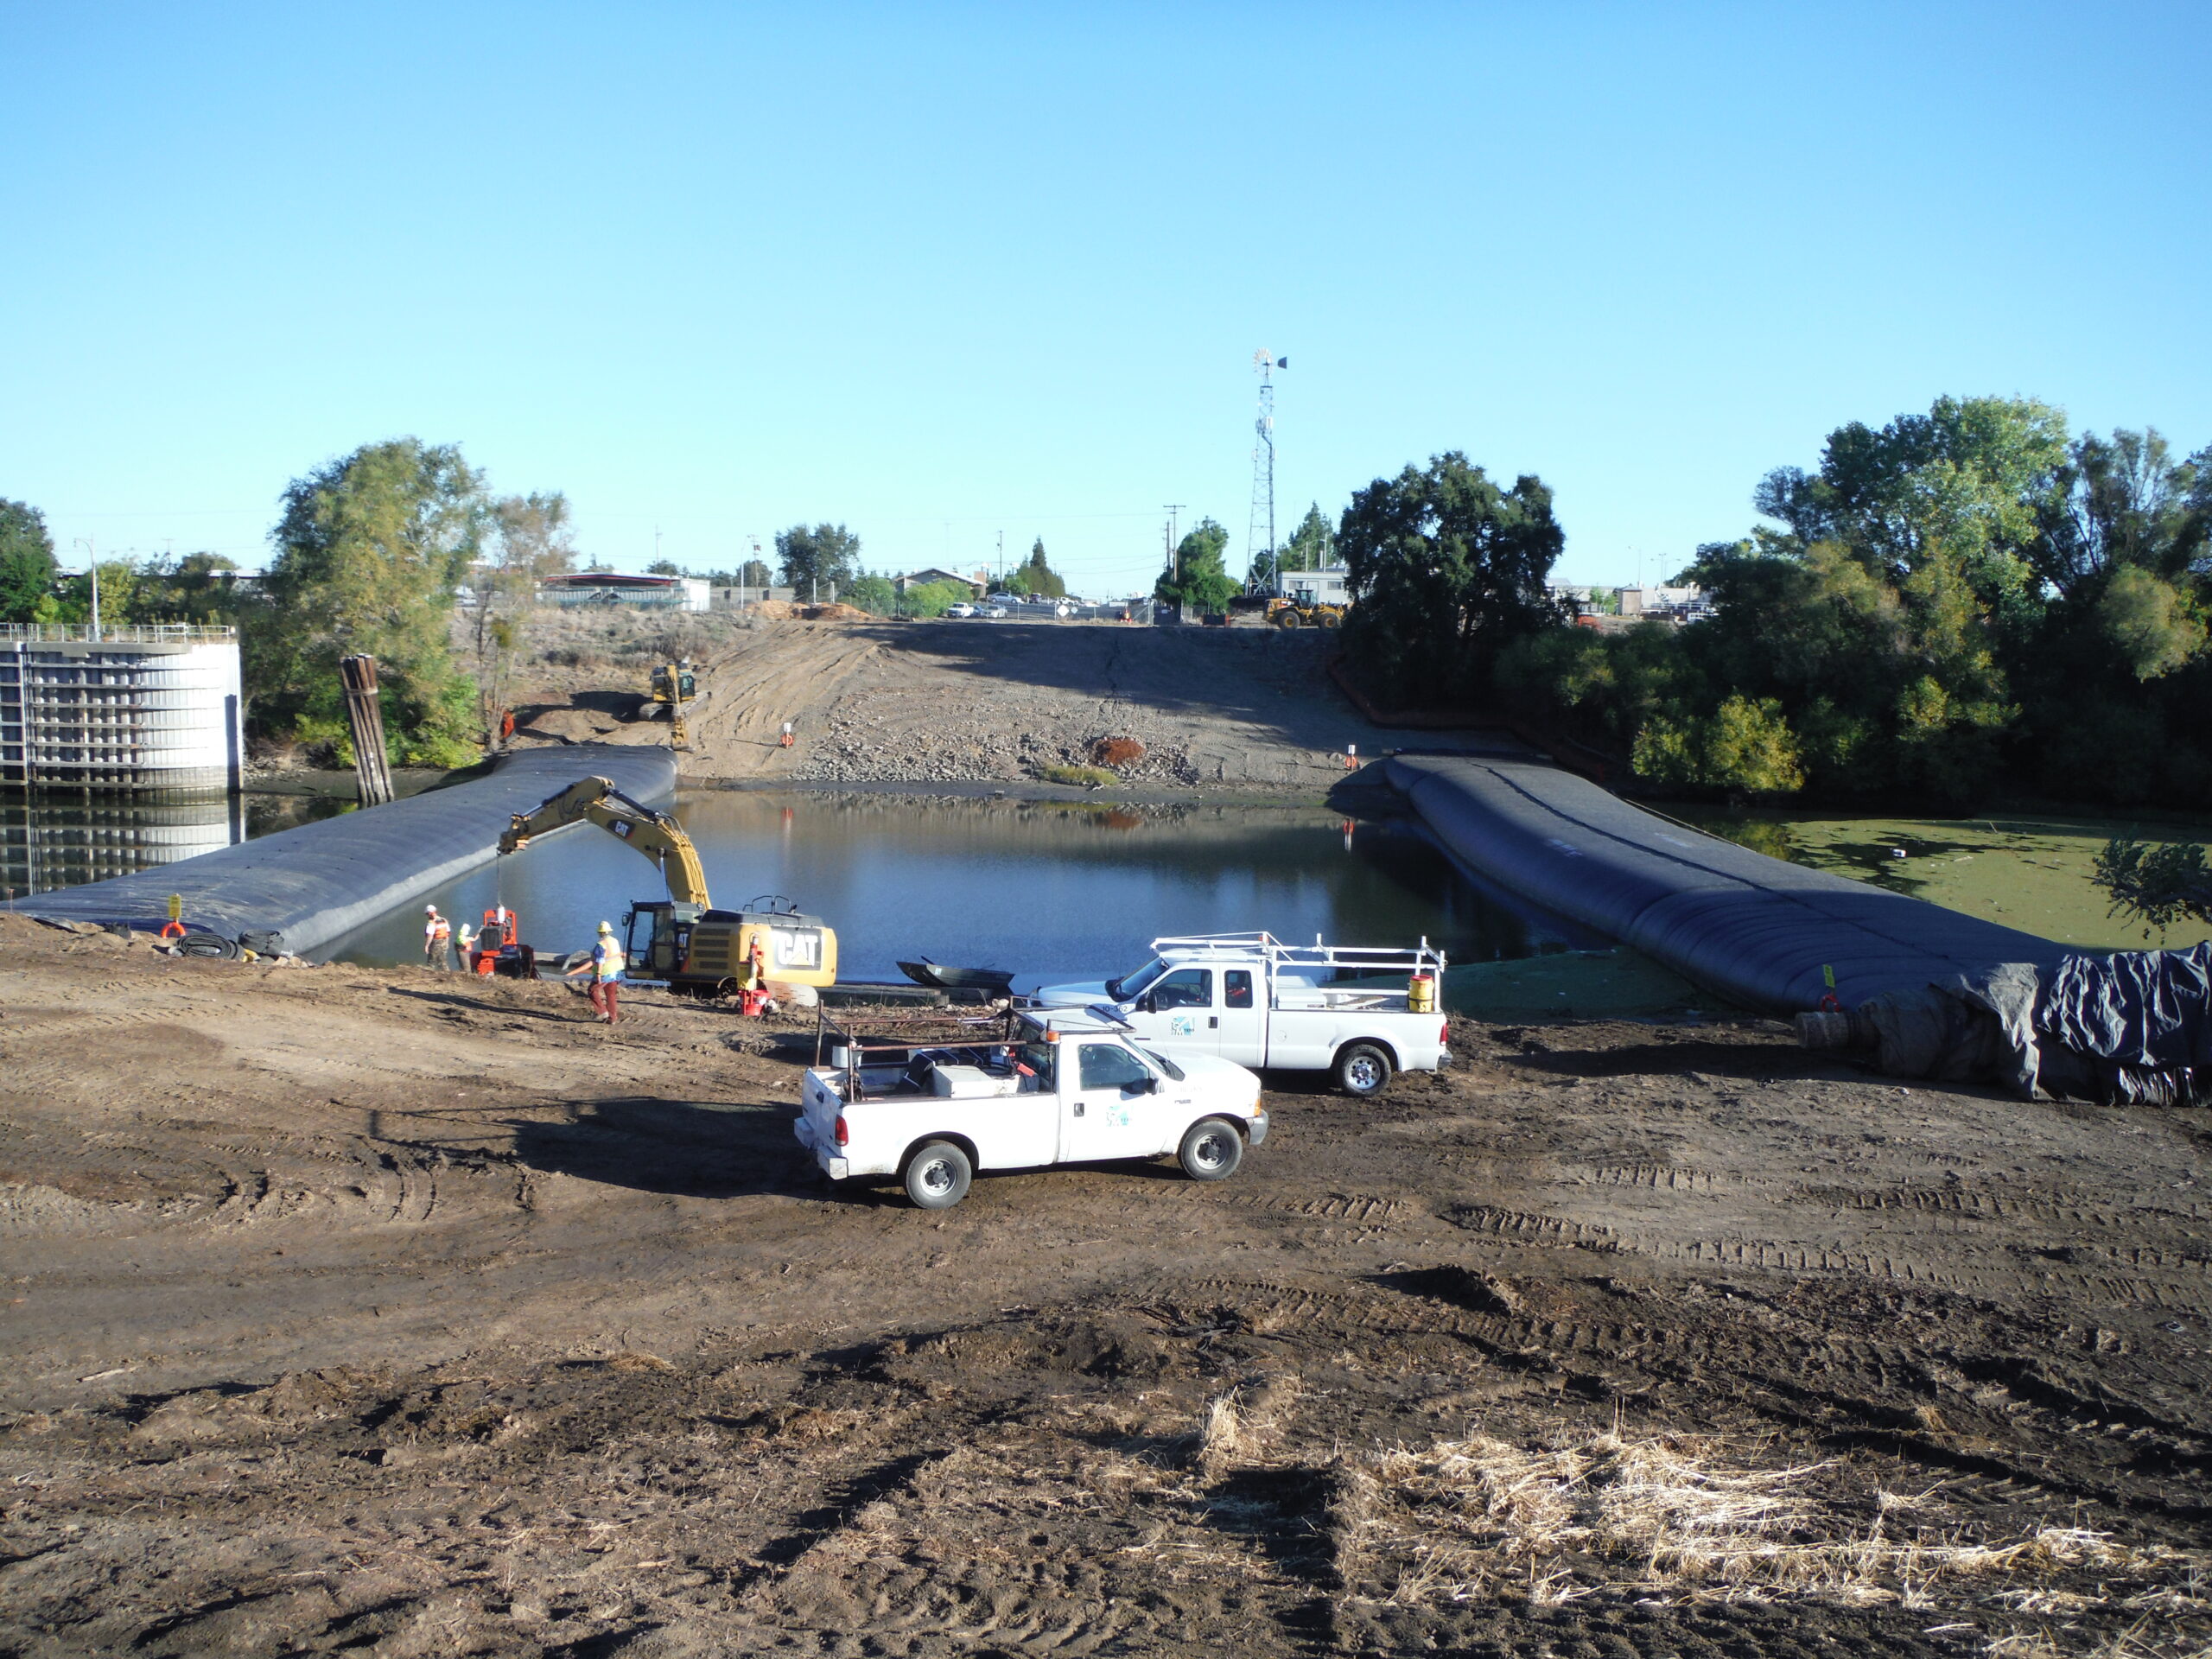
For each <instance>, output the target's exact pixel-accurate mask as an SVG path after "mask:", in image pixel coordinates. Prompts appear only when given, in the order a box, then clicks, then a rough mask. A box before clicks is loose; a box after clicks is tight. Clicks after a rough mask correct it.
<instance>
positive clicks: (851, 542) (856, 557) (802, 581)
mask: <svg viewBox="0 0 2212 1659" xmlns="http://www.w3.org/2000/svg"><path fill="white" fill-rule="evenodd" d="M860 556H861V538H860V537H857V536H855V535H854V534H853V533H852V531H849V530H847V529H846V528H845V527H844V526H843V525H842V524H817V525H815V526H814V527H813V528H812V529H811V530H810V529H808V528H807V526H805V525H804V524H793V525H792V526H791V528H790V529H789V530H786V531H779V532H778V533H777V536H776V557H777V558H778V560H779V562H780V568H779V569H778V570H777V572H776V581H777V582H778V584H779V586H782V587H785V588H791V590H792V594H793V596H794V597H795V598H796V599H797V600H798V602H799V603H800V604H802V605H810V604H813V603H814V602H816V601H817V600H820V601H827V600H828V599H829V597H830V595H831V594H832V593H833V592H834V593H842V592H843V591H844V589H846V588H849V587H850V586H851V585H852V581H853V577H854V576H855V575H857V574H858V573H859V569H860Z"/></svg>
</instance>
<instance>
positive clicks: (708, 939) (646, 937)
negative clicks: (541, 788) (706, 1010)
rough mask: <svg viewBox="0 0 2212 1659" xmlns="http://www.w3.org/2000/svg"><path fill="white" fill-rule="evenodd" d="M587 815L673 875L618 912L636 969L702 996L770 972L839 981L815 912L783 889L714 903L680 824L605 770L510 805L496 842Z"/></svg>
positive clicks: (831, 941) (793, 979)
mask: <svg viewBox="0 0 2212 1659" xmlns="http://www.w3.org/2000/svg"><path fill="white" fill-rule="evenodd" d="M571 823H595V824H597V825H598V826H599V827H600V828H601V829H604V830H606V831H607V833H608V834H609V835H611V836H614V837H615V838H616V839H618V840H620V841H625V842H628V843H629V844H630V845H631V846H632V847H634V848H636V849H638V850H639V852H641V853H643V854H644V855H645V856H646V857H647V858H650V859H651V860H652V861H653V862H654V864H655V865H656V866H658V868H659V870H660V873H661V879H662V880H664V881H665V882H666V883H667V884H668V897H667V898H666V899H654V900H645V901H640V902H639V903H637V904H633V905H632V906H630V912H629V914H628V915H626V916H625V917H624V918H622V928H623V935H624V938H623V950H624V952H625V954H626V955H627V956H628V957H629V959H630V964H631V970H632V972H633V973H635V974H637V975H638V976H639V977H640V978H646V979H658V980H665V981H666V982H668V985H669V988H671V990H678V991H688V992H690V993H692V994H694V995H702V996H727V995H733V994H734V993H737V992H741V991H751V990H758V989H760V988H761V986H762V985H763V984H764V983H765V982H767V981H770V980H777V981H780V982H784V983H786V984H792V985H835V984H836V982H837V936H836V933H835V932H834V931H831V930H830V928H829V925H827V924H825V923H824V922H823V919H822V918H820V917H819V916H806V915H802V914H801V913H800V912H799V909H798V906H797V905H795V904H793V903H792V902H791V900H790V899H785V898H784V897H782V895H780V894H777V893H766V894H763V895H762V896H761V897H760V898H758V899H754V900H753V902H752V903H751V904H749V905H747V906H746V907H745V908H744V909H743V910H716V909H715V908H714V907H713V905H714V901H713V900H712V899H709V897H708V896H707V877H706V873H705V872H704V871H703V870H702V869H701V868H699V855H698V853H697V852H696V850H695V849H693V847H692V845H691V837H690V836H687V835H685V834H684V833H683V825H682V824H680V823H677V821H676V820H675V818H674V817H671V815H669V814H668V813H666V812H657V811H655V810H653V809H652V807H650V806H646V805H645V804H642V803H641V802H638V801H633V800H632V799H631V798H629V797H628V796H627V795H625V794H624V793H623V792H622V791H620V790H619V789H617V788H615V787H614V785H613V782H612V781H611V780H609V779H605V778H583V779H578V780H577V781H576V782H575V783H573V784H570V785H569V786H568V787H567V788H566V789H564V790H563V791H560V792H559V793H558V794H556V795H550V796H548V797H547V798H546V799H545V801H544V803H543V804H542V805H540V806H539V807H538V808H537V810H535V811H532V812H518V813H516V814H514V815H513V820H512V823H510V824H509V825H508V827H507V830H506V833H505V834H504V835H502V836H500V837H499V850H500V852H502V853H518V852H520V851H521V850H522V849H524V848H525V847H527V846H529V845H530V842H531V837H532V836H542V835H544V834H546V833H547V832H548V831H549V830H553V829H562V828H563V827H564V826H566V825H568V824H571ZM640 924H643V935H642V937H640Z"/></svg>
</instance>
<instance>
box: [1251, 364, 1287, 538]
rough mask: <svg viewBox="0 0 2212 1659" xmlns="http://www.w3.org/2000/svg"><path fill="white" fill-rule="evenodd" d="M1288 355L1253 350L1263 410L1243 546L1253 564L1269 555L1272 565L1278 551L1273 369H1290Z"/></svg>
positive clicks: (1257, 426)
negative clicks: (1276, 547)
mask: <svg viewBox="0 0 2212 1659" xmlns="http://www.w3.org/2000/svg"><path fill="white" fill-rule="evenodd" d="M1289 366H1290V359H1288V358H1287V357H1269V356H1268V353H1266V352H1265V351H1264V350H1262V351H1257V352H1255V353H1252V372H1254V373H1255V374H1256V375H1258V376H1259V377H1260V414H1259V418H1258V419H1257V420H1255V421H1254V422H1253V423H1252V429H1253V430H1254V431H1255V432H1256V433H1258V434H1259V442H1256V443H1255V444H1254V445H1253V446H1252V516H1251V518H1249V520H1247V521H1246V523H1245V526H1244V546H1245V549H1246V550H1247V552H1248V554H1249V557H1250V559H1251V562H1252V563H1253V564H1255V565H1256V564H1257V563H1259V561H1260V556H1261V555H1262V553H1264V554H1266V555H1267V556H1268V564H1269V566H1270V568H1272V567H1273V565H1274V551H1275V381H1274V372H1275V371H1276V370H1277V369H1287V368H1288V367H1289Z"/></svg>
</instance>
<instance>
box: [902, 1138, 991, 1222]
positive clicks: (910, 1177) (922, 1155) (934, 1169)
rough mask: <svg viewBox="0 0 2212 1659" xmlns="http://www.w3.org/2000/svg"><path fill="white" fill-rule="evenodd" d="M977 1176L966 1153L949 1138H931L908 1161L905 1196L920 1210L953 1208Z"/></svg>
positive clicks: (966, 1192)
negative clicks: (932, 1139) (944, 1139)
mask: <svg viewBox="0 0 2212 1659" xmlns="http://www.w3.org/2000/svg"><path fill="white" fill-rule="evenodd" d="M975 1178H976V1169H975V1166H974V1165H972V1164H970V1163H969V1161H968V1154H966V1153H964V1152H963V1151H961V1150H960V1148H959V1147H956V1146H954V1145H953V1144H952V1142H951V1141H930V1142H929V1143H928V1144H927V1145H925V1146H924V1147H922V1148H921V1149H920V1150H919V1151H918V1152H917V1153H915V1154H914V1155H913V1156H912V1158H909V1159H908V1160H906V1196H907V1197H908V1198H912V1200H913V1201H914V1205H915V1208H917V1209H919V1210H950V1209H951V1208H952V1206H953V1205H956V1204H957V1203H959V1202H960V1200H961V1199H963V1198H966V1197H967V1196H968V1184H969V1182H970V1181H972V1180H974V1179H975Z"/></svg>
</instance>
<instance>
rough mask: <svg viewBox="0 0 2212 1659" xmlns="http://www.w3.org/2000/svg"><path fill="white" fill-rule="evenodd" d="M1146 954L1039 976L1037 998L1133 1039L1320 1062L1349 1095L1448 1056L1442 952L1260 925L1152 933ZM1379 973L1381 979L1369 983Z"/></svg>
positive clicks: (1308, 1067)
mask: <svg viewBox="0 0 2212 1659" xmlns="http://www.w3.org/2000/svg"><path fill="white" fill-rule="evenodd" d="M1152 950H1153V957H1152V960H1151V961H1149V962H1147V963H1145V964H1144V966H1143V967H1141V968H1139V969H1137V970H1136V971H1135V973H1130V974H1124V975H1122V976H1121V977H1120V978H1119V979H1109V980H1103V981H1098V980H1094V981H1090V982H1082V983H1077V984H1073V985H1047V986H1046V987H1045V988H1043V989H1041V990H1039V992H1038V993H1037V994H1036V995H1035V996H1034V997H1033V998H1032V999H1031V1000H1032V1001H1033V1002H1034V1003H1036V1005H1037V1006H1038V1007H1046V1008H1055V1007H1092V1006H1099V1007H1102V1011H1103V1009H1110V1010H1111V1011H1112V1012H1113V1013H1114V1014H1116V1015H1118V1016H1119V1017H1120V1018H1121V1019H1122V1020H1125V1021H1127V1022H1128V1026H1129V1028H1130V1029H1131V1030H1132V1031H1133V1032H1134V1033H1135V1034H1136V1037H1137V1039H1138V1040H1139V1041H1141V1042H1146V1043H1152V1044H1156V1045H1157V1046H1160V1048H1161V1049H1163V1050H1166V1051H1169V1052H1173V1053H1174V1054H1175V1055H1176V1056H1177V1058H1181V1057H1182V1056H1183V1055H1185V1054H1186V1053H1189V1052H1192V1051H1198V1052H1205V1053H1209V1054H1217V1055H1219V1056H1220V1057H1221V1058H1224V1059H1225V1060H1234V1061H1236V1063H1237V1064H1238V1065H1249V1066H1252V1067H1255V1068H1259V1067H1269V1068H1278V1069H1281V1070H1283V1071H1327V1072H1329V1073H1331V1074H1332V1076H1333V1077H1335V1079H1336V1083H1337V1086H1338V1088H1339V1089H1342V1090H1344V1092H1345V1093H1347V1094H1351V1095H1372V1094H1375V1093H1377V1092H1379V1091H1380V1090H1381V1089H1382V1088H1383V1085H1384V1084H1387V1083H1389V1081H1390V1077H1391V1075H1392V1074H1393V1073H1394V1072H1398V1071H1434V1070H1436V1068H1437V1067H1438V1066H1440V1065H1450V1064H1451V1060H1452V1052H1451V1047H1450V1039H1451V1033H1450V1031H1449V1029H1448V1027H1447V1025H1446V1020H1445V1018H1444V1015H1443V1014H1441V1013H1440V1012H1439V1011H1438V1002H1437V995H1438V991H1439V989H1440V987H1441V985H1442V984H1443V980H1444V968H1445V959H1444V953H1443V952H1442V951H1440V950H1431V949H1430V948H1429V944H1428V941H1427V940H1426V939H1423V940H1422V941H1421V944H1420V945H1419V947H1418V948H1416V949H1414V950H1368V949H1365V948H1363V947H1359V946H1348V945H1325V944H1322V943H1321V942H1320V941H1319V940H1318V939H1316V940H1315V941H1314V942H1313V944H1311V945H1300V944H1283V943H1282V942H1281V940H1279V939H1276V938H1273V937H1271V936H1270V935H1268V934H1266V933H1202V934H1196V935H1193V936H1192V937H1189V938H1170V939H1154V941H1153V942H1152ZM1378 980H1381V981H1383V982H1381V983H1377V982H1376V981H1378Z"/></svg>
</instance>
